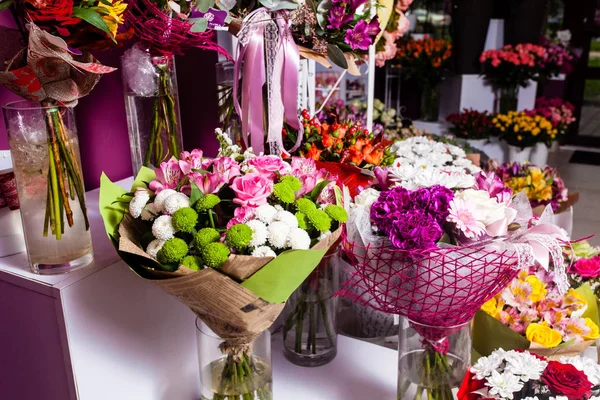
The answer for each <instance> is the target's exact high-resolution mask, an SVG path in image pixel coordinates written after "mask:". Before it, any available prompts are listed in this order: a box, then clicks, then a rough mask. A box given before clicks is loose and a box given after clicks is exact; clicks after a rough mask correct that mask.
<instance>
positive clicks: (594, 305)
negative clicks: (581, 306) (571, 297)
mask: <svg viewBox="0 0 600 400" xmlns="http://www.w3.org/2000/svg"><path fill="white" fill-rule="evenodd" d="M575 291H576V292H577V293H578V294H579V295H580V296H581V297H583V299H584V300H585V301H586V302H587V304H588V308H587V310H585V312H584V313H583V315H582V317H583V318H589V319H591V320H592V321H594V323H595V324H596V325H600V321H598V300H597V299H596V296H595V295H594V291H593V290H592V288H591V287H590V284H589V283H587V282H586V283H584V284H583V285H581V286H579V287H578V288H577V289H575Z"/></svg>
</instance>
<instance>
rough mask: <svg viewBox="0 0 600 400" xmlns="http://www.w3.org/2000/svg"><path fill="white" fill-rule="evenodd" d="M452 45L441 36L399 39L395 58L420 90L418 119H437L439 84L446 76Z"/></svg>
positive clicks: (407, 76) (404, 72) (406, 75)
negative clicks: (419, 117) (400, 40)
mask: <svg viewBox="0 0 600 400" xmlns="http://www.w3.org/2000/svg"><path fill="white" fill-rule="evenodd" d="M451 55H452V45H451V44H450V43H449V42H447V41H445V40H442V39H432V38H430V37H426V38H424V39H419V40H415V39H413V38H409V39H408V40H405V41H402V42H401V44H400V47H399V48H398V54H397V55H396V59H397V60H398V63H399V64H400V67H401V68H402V70H403V74H404V75H405V77H406V78H408V79H415V80H416V81H417V82H418V83H419V85H420V89H421V90H422V95H421V96H422V104H421V114H422V115H421V119H423V120H425V121H437V119H438V111H439V98H438V86H439V84H440V83H441V82H442V81H443V80H444V78H445V77H446V74H447V72H448V67H449V65H448V64H449V60H450V56H451Z"/></svg>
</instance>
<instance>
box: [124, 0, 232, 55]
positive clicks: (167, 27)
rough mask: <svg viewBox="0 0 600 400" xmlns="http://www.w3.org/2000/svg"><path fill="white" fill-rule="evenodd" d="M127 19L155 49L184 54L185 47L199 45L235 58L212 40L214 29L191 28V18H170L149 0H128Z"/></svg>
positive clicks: (201, 47)
mask: <svg viewBox="0 0 600 400" xmlns="http://www.w3.org/2000/svg"><path fill="white" fill-rule="evenodd" d="M125 21H126V22H127V25H128V26H129V27H130V28H132V29H133V31H134V32H135V35H136V36H137V37H138V38H139V39H140V40H141V41H142V42H144V43H146V44H147V45H148V46H149V47H150V48H151V50H152V51H153V52H155V53H158V54H161V55H170V54H182V52H183V49H185V48H191V47H197V48H200V49H205V50H213V51H216V52H218V53H221V54H223V55H225V56H226V57H227V58H228V59H230V60H231V59H232V58H231V56H230V55H229V53H227V51H225V49H223V48H222V47H221V46H219V45H217V44H216V43H215V42H214V41H213V36H214V35H213V32H212V31H208V32H192V31H191V29H192V24H191V23H190V22H187V21H182V20H179V19H176V18H171V17H170V16H168V15H167V14H165V13H164V12H163V11H162V10H161V9H160V8H158V7H157V6H156V4H154V3H153V2H152V1H150V0H132V1H130V2H128V7H127V10H126V11H125Z"/></svg>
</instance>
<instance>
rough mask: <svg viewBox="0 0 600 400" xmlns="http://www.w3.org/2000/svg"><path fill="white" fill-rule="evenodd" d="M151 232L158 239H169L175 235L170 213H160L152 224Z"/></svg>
mask: <svg viewBox="0 0 600 400" xmlns="http://www.w3.org/2000/svg"><path fill="white" fill-rule="evenodd" d="M152 234H153V235H154V237H155V238H157V239H159V240H169V239H172V238H173V237H174V236H175V228H173V224H172V223H171V216H170V215H161V216H160V217H158V218H156V220H155V221H154V223H153V224H152Z"/></svg>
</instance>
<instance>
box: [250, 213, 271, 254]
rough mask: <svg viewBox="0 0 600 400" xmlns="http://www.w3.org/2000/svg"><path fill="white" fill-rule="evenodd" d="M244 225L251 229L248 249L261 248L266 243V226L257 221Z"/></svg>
mask: <svg viewBox="0 0 600 400" xmlns="http://www.w3.org/2000/svg"><path fill="white" fill-rule="evenodd" d="M246 225H248V226H249V227H250V229H252V240H251V241H250V243H249V244H248V246H250V247H258V246H262V245H263V244H265V243H266V242H267V235H268V234H269V232H268V230H267V226H266V225H265V224H264V223H262V222H261V221H259V220H257V219H253V220H251V221H248V222H246Z"/></svg>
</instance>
